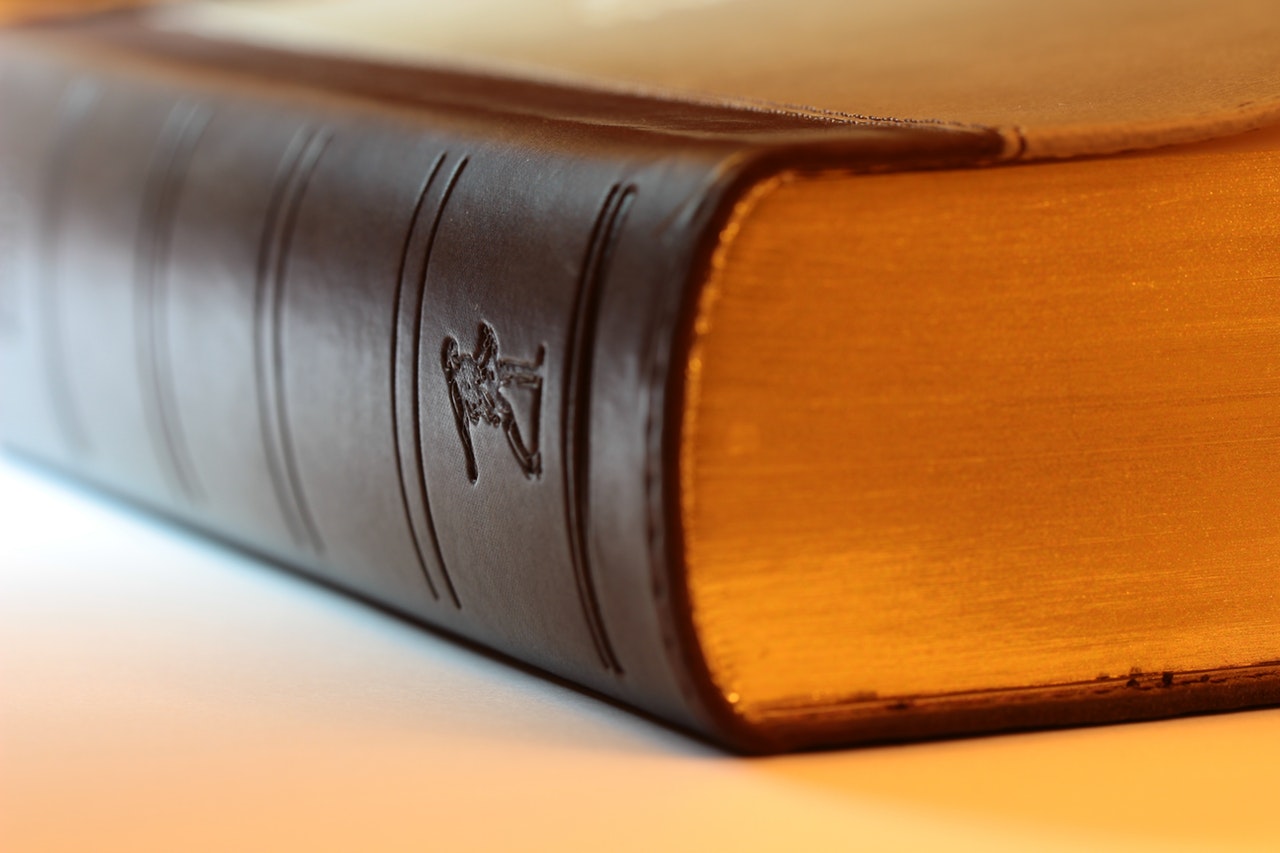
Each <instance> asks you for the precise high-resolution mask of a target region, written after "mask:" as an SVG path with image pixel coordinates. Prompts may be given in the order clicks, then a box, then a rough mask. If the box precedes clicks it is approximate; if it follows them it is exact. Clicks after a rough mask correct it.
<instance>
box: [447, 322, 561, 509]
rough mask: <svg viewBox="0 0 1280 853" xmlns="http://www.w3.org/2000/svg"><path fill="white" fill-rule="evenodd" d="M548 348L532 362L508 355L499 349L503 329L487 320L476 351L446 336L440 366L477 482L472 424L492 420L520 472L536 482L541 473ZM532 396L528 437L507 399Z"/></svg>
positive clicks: (472, 477)
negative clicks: (515, 395) (465, 349)
mask: <svg viewBox="0 0 1280 853" xmlns="http://www.w3.org/2000/svg"><path fill="white" fill-rule="evenodd" d="M545 354H546V348H545V347H541V346H540V347H538V353H537V355H536V356H535V357H534V360H533V361H521V360H519V359H514V358H503V357H502V356H501V355H500V354H499V351H498V333H497V332H496V331H495V330H494V328H493V326H491V325H489V324H488V323H484V322H482V323H481V324H480V331H479V334H478V335H477V337H476V346H475V350H474V351H472V352H463V351H462V348H461V347H460V346H459V344H458V342H457V341H456V340H455V339H454V338H452V337H447V338H445V340H444V348H443V351H442V352H441V364H442V366H443V367H444V375H445V379H446V380H447V381H448V383H449V401H450V403H452V404H453V418H454V421H455V422H456V423H457V425H458V438H459V439H461V441H462V451H463V454H464V455H465V457H466V464H467V479H469V480H470V481H471V482H473V483H474V482H476V480H477V479H479V471H478V469H477V466H476V452H475V445H474V443H473V442H472V437H471V428H472V427H474V426H479V425H480V424H482V423H483V424H488V425H489V426H491V427H496V428H498V429H500V430H502V432H503V434H504V435H505V436H506V438H507V445H508V446H509V447H510V448H511V452H512V454H513V455H514V456H515V458H516V463H517V464H519V466H520V470H521V471H522V472H524V475H525V476H526V477H528V478H529V479H531V480H536V479H538V478H539V477H541V476H542V454H541V452H540V451H539V450H538V431H539V421H540V419H541V409H542V361H543V357H544V356H545ZM515 391H522V392H524V393H526V394H527V395H528V398H529V401H530V404H531V407H532V414H531V415H530V417H529V424H528V426H529V428H528V440H527V441H526V438H525V436H526V434H525V432H523V431H522V430H521V429H520V422H519V419H518V418H517V417H516V410H515V408H514V407H513V406H512V405H511V400H510V399H508V397H507V394H508V393H509V392H515Z"/></svg>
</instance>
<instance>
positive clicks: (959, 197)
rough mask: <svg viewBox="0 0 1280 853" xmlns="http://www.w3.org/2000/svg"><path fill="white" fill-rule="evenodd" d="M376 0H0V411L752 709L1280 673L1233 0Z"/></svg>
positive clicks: (190, 503)
mask: <svg viewBox="0 0 1280 853" xmlns="http://www.w3.org/2000/svg"><path fill="white" fill-rule="evenodd" d="M392 7H394V8H392ZM387 8H388V9H391V11H394V12H396V14H395V15H390V14H388V15H387V16H382V15H379V14H376V12H377V5H376V4H374V5H370V4H367V3H366V4H360V5H356V4H353V3H340V2H339V3H316V4H313V5H305V4H302V5H299V4H272V3H266V4H259V5H255V6H239V5H235V4H229V5H225V6H223V5H217V4H214V5H210V6H195V7H192V8H186V7H178V8H175V9H174V10H170V11H166V12H163V13H154V12H153V13H145V14H125V15H115V16H107V17H103V18H97V19H92V20H87V21H76V22H70V23H53V24H43V25H32V26H26V27H21V28H15V29H11V30H9V31H8V32H6V33H4V35H3V39H2V43H0V113H2V114H3V115H4V116H5V121H4V122H3V126H2V127H0V182H2V183H0V199H2V200H3V202H2V204H0V223H3V228H0V232H2V233H3V239H4V244H5V246H6V249H5V251H4V253H3V254H4V263H5V266H4V267H3V268H2V269H0V287H2V288H3V290H0V345H2V346H3V350H2V351H0V352H2V354H3V364H4V370H5V375H4V387H3V391H4V400H3V410H2V412H3V416H4V424H3V431H4V437H5V441H6V444H7V445H8V446H9V447H11V448H13V449H14V450H16V451H17V452H19V453H21V454H24V455H27V456H29V457H32V458H35V459H39V460H41V461H43V462H45V463H47V464H49V465H51V466H54V467H56V468H59V469H61V470H64V471H66V472H68V473H70V474H72V475H74V476H77V477H79V478H82V479H83V480H85V481H86V482H89V483H91V484H94V485H97V486H99V487H101V488H104V489H107V490H110V491H112V492H115V493H117V494H120V495H121V496H123V497H125V498H127V499H129V500H132V501H135V502H137V503H140V504H143V505H145V506H149V507H151V508H153V509H155V510H156V511H158V512H161V513H163V514H165V515H167V516H169V517H171V518H173V519H175V520H176V521H178V522H181V523H185V524H188V525H191V526H194V527H197V528H199V529H202V530H205V531H207V532H209V533H211V534H212V535H215V536H218V537H220V538H223V539H225V540H227V541H230V542H233V543H235V544H237V545H239V546H241V547H243V548H246V549H249V550H251V551H254V552H257V553H259V554H262V555H263V556H265V557H267V558H269V559H271V560H274V561H276V562H278V563H280V564H282V565H285V566H288V567H291V568H293V569H295V570H297V571H300V572H302V573H305V574H308V575H310V576H312V577H315V578H318V579H320V580H322V581H324V582H327V583H329V584H331V585H334V586H337V587H340V588H342V589H345V590H348V591H350V592H352V593H354V594H356V595H359V596H361V597H364V598H366V599H368V600H371V601H373V602H376V603H378V604H380V605H382V606H384V607H387V608H390V609H393V610H395V611H397V612H399V613H402V614H405V615H408V616H410V617H411V618H414V619H416V620H420V621H422V622H424V623H426V624H429V625H432V626H435V627H436V628H438V629H440V630H442V631H445V632H447V633H450V634H453V635H456V636H459V637H462V638H465V639H468V640H471V641H474V642H476V643H479V644H481V645H483V646H486V647H488V648H491V649H493V650H495V651H497V652H499V653H502V654H505V655H508V656H510V657H513V658H516V659H519V660H521V661H524V662H526V663H528V664H531V665H533V666H534V667H537V668H539V669H541V670H544V671H546V672H548V673H551V674H554V675H557V676H560V677H562V678H565V679H568V680H570V681H572V682H574V683H577V684H581V685H583V686H584V687H586V688H587V689H589V690H592V691H595V692H597V693H599V694H602V695H605V696H609V697H612V698H614V699H617V700H619V701H622V702H624V703H627V704H629V705H632V706H634V707H636V708H638V709H641V710H643V711H645V712H648V713H650V714H652V715H655V716H657V717H660V718H662V719H665V720H668V721H670V722H672V723H674V724H676V725H679V726H681V727H684V728H686V729H690V730H692V731H695V732H699V733H701V734H703V735H705V736H708V737H710V738H712V739H715V740H717V741H719V742H720V743H723V744H725V745H727V746H730V747H733V748H736V749H739V750H744V751H752V752H769V751H778V750H786V749H794V748H802V747H810V746H822V745H831V744H846V743H860V742H872V741H883V740H901V739H909V738H919V737H930V736H940V735H953V734H962V733H970V732H983V731H995V730H1004V729H1011V728H1025V727H1038V726H1049V725H1063V724H1070V723H1084V722H1102V721H1108V720H1120V719H1134V718H1141V717H1155V716H1167V715H1171V714H1178V713H1186V712H1191V711H1203V710H1212V709H1224V708H1232V707H1245V706H1251V705H1258V704H1266V703H1274V702H1275V701H1277V699H1278V698H1280V664H1278V663H1277V661H1280V649H1277V641H1276V640H1275V636H1276V631H1275V628H1276V627H1277V622H1278V621H1280V614H1278V613H1277V612H1276V608H1275V604H1274V595H1273V592H1272V591H1273V590H1274V588H1275V581H1276V580H1277V576H1278V575H1280V549H1278V547H1277V543H1278V542H1280V539H1278V538H1277V536H1276V535H1275V532H1274V521H1273V519H1274V518H1275V517H1276V511H1277V510H1278V509H1280V506H1277V504H1278V503H1280V498H1278V497H1277V493H1278V492H1280V490H1276V489H1275V488H1274V484H1275V483H1276V482H1278V481H1280V470H1277V465H1278V464H1280V463H1277V462H1276V461H1275V456H1276V454H1274V453H1273V452H1270V448H1271V445H1272V444H1273V443H1274V442H1276V441H1277V440H1280V433H1278V432H1277V425H1280V419H1278V418H1277V415H1278V414H1280V370H1278V369H1277V365H1276V361H1275V358H1276V357H1275V356H1274V353H1276V352H1280V347H1277V344H1280V340H1276V338H1277V337H1280V332H1277V331H1275V330H1274V327H1275V323H1274V314H1275V311H1274V299H1273V297H1272V289H1271V287H1270V285H1269V282H1272V281H1274V280H1275V277H1276V276H1278V275H1280V269H1278V267H1280V261H1278V260H1276V259H1275V258H1274V257H1273V255H1274V253H1273V252H1271V251H1270V249H1269V247H1270V246H1272V245H1274V239H1275V237H1276V232H1277V230H1280V219H1278V218H1277V217H1276V215H1275V213H1274V211H1273V210H1272V209H1271V208H1273V207H1274V205H1273V203H1272V201H1271V194H1272V192H1273V191H1272V190H1271V187H1272V186H1274V182H1275V180H1276V176H1277V174H1280V133H1278V132H1277V131H1276V130H1275V129H1266V130H1261V131H1256V132H1253V133H1245V132H1244V131H1248V130H1250V129H1251V128H1255V127H1265V126H1267V125H1270V124H1273V123H1274V122H1275V121H1276V120H1277V119H1280V85H1278V84H1280V81H1276V80H1275V79H1274V78H1275V70H1274V69H1275V67H1277V64H1276V62H1275V58H1276V57H1275V52H1276V49H1275V47H1274V45H1276V44H1280V40H1277V39H1275V38H1274V37H1273V36H1275V35H1276V33H1275V32H1274V30H1275V29H1276V28H1277V27H1280V22H1274V21H1271V20H1270V18H1271V17H1273V16H1271V15H1269V14H1268V13H1267V10H1266V8H1265V7H1264V6H1263V4H1259V3H1249V2H1243V0H1240V2H1236V3H1232V4H1228V5H1227V7H1226V8H1224V7H1223V6H1222V4H1218V5H1217V6H1215V8H1214V10H1212V11H1209V10H1203V11H1200V12H1197V11H1195V10H1189V11H1187V12H1186V13H1185V14H1183V15H1181V16H1169V15H1165V14H1155V13H1154V12H1153V11H1152V10H1151V9H1149V8H1148V7H1146V6H1145V5H1143V4H1129V5H1123V4H1122V5H1112V6H1105V7H1104V6H1103V4H1080V5H1079V6H1073V7H1072V9H1070V10H1049V11H1046V10H1043V9H1038V10H1024V9H1019V8H1018V7H1017V6H1016V4H1012V3H1006V2H994V0H993V2H987V3H974V4H973V6H970V7H968V8H967V12H966V14H967V15H969V16H970V17H969V18H965V19H964V20H968V21H969V22H970V23H969V26H968V27H967V29H966V28H965V27H960V28H957V26H955V24H956V21H951V20H949V19H945V16H944V20H935V21H934V22H933V25H932V26H931V27H928V28H922V26H921V24H922V21H923V20H924V19H927V18H928V17H929V16H930V15H941V14H942V13H941V12H939V11H938V10H936V9H934V8H932V7H931V6H929V4H924V3H921V4H918V5H913V4H906V5H904V6H902V7H901V9H900V10H899V11H897V12H891V11H887V10H886V9H884V8H880V7H878V6H875V5H874V4H872V5H871V6H867V7H865V8H861V9H858V10H843V11H842V8H841V7H839V6H838V5H837V4H828V5H823V4H818V6H816V7H815V8H816V9H818V10H819V11H820V12H822V13H823V14H822V15H815V16H814V17H812V18H811V17H809V16H807V15H798V14H795V12H794V10H792V9H789V8H785V7H783V5H782V4H776V3H766V2H740V3H727V4H726V3H719V4H716V3H707V4H700V3H672V4H669V5H664V4H659V5H658V6H655V7H650V8H649V9H648V10H647V11H645V10H641V9H639V7H632V6H626V5H624V4H568V3H561V4H548V5H547V6H546V7H538V8H537V10H536V11H533V12H530V11H527V10H525V11H521V9H523V8H524V7H516V6H513V5H510V4H502V3H492V4H489V3H486V4H478V5H477V6H476V7H475V8H476V10H478V11H472V12H468V11H457V10H454V11H451V12H448V13H447V14H446V13H444V12H439V11H436V12H432V11H431V10H430V9H425V10H419V9H417V7H416V4H388V7H387ZM895 8H897V7H895ZM497 11H505V13H506V14H505V15H504V16H502V17H501V18H499V17H495V12H497ZM978 12H982V15H978V14H977V13H978ZM433 15H434V16H436V17H433ZM440 15H444V18H439V16H440ZM450 16H453V17H452V18H451V17H450ZM454 18H456V20H454ZM993 21H998V22H1000V24H999V26H996V25H994V24H992V23H991V22H993ZM1046 24H1054V25H1053V26H1046ZM1010 28H1012V29H1013V30H1016V32H1017V33H1019V39H1015V40H1013V41H1012V42H1009V43H1012V44H1016V45H1018V49H1017V50H1015V51H1013V53H1014V54H1016V58H1017V60H1018V62H1019V63H1020V68H1021V69H1022V74H1021V76H1018V77H1017V78H1016V79H1015V80H1010V79H1009V78H1008V75H1007V74H1005V72H1006V71H1007V70H1008V69H1007V67H1006V65H1005V63H1006V62H1007V61H1008V59H1009V58H1008V57H1003V58H1001V57H996V58H992V60H991V64H984V63H976V64H975V63H973V62H972V60H974V59H975V58H976V57H981V56H986V55H987V54H988V53H989V50H988V49H989V48H990V46H991V44H992V39H993V38H997V37H998V39H1000V40H1007V39H1008V38H1009V34H1010ZM1096 32H1107V33H1109V34H1110V38H1109V39H1103V40H1099V39H1096V38H1094V37H1093V34H1094V33H1096ZM663 33H665V34H666V35H667V39H666V40H664V39H662V38H660V35H661V34H663ZM715 33H725V34H733V36H734V38H721V39H716V38H713V37H712V36H713V35H714V34H715ZM937 33H943V34H945V35H946V36H947V38H946V39H944V40H943V41H945V44H936V45H935V44H934V41H935V40H937V39H939V38H941V37H940V36H938V35H936V34H937ZM868 34H873V35H874V36H875V38H870V35H868ZM1191 34H1194V35H1195V36H1196V38H1197V42H1196V44H1197V45H1198V47H1199V49H1200V51H1199V53H1198V54H1197V55H1201V56H1204V57H1207V58H1206V60H1205V62H1206V63H1208V64H1209V65H1211V66H1212V68H1213V72H1214V73H1213V74H1212V75H1208V74H1206V73H1205V72H1204V71H1203V68H1202V67H1195V68H1187V67H1184V66H1185V63H1183V62H1182V60H1181V57H1182V56H1183V55H1184V54H1185V44H1186V42H1185V39H1184V41H1181V42H1178V44H1179V49H1178V50H1172V51H1171V49H1170V47H1169V45H1170V44H1171V42H1170V41H1168V39H1170V38H1171V37H1173V36H1180V37H1190V35H1191ZM854 36H857V37H858V38H860V39H863V40H867V44H866V45H861V42H859V44H860V45H861V46H864V47H866V50H862V51H852V50H850V49H849V39H850V38H853V37H854ZM1046 39H1048V40H1049V41H1051V42H1052V41H1054V40H1057V42H1060V44H1059V48H1060V50H1059V51H1058V52H1057V53H1053V52H1049V51H1046V50H1045V49H1044V47H1045V40H1046ZM915 42H919V43H920V44H922V45H925V46H928V47H929V48H930V49H929V50H927V51H925V52H924V53H923V54H920V53H912V52H911V51H907V50H905V49H904V45H906V44H908V43H915ZM1002 43H1003V41H1002ZM765 44H772V45H774V46H775V48H776V51H775V52H773V53H766V52H765V51H763V49H762V48H763V46H764V45H765ZM1063 45H1065V46H1066V47H1070V48H1072V50H1065V48H1063ZM1115 45H1121V46H1123V50H1117V49H1116V47H1115ZM1076 48H1078V51H1079V52H1078V53H1077V52H1076V50H1075V49H1076ZM421 50H427V51H428V53H429V56H425V57H424V56H418V55H416V54H414V53H413V52H414V51H421ZM411 54H412V55H411ZM1066 54H1072V55H1071V58H1070V63H1069V64H1070V68H1069V69H1067V68H1066V67H1065V64H1064V61H1063V56H1065V55H1066ZM903 57H906V59H905V60H904V59H903ZM966 58H967V60H969V61H962V60H966ZM677 59H678V60H679V61H675V60H677ZM1108 60H1109V61H1108ZM877 62H878V63H880V65H876V63H877ZM787 69H790V71H789V72H787V73H784V72H785V71H786V70H787ZM868 69H878V72H879V73H877V74H869V73H867V74H863V73H857V72H859V71H867V70H868ZM922 69H923V70H922ZM943 69H968V70H965V71H964V72H963V73H960V72H959V71H956V72H955V73H954V74H944V73H943ZM887 71H895V73H897V74H898V75H899V76H897V77H894V78H892V79H893V81H894V82H892V84H890V83H889V82H887V79H889V78H886V76H885V73H886V72H887ZM926 72H927V73H926ZM1000 81H1004V82H1000ZM944 83H945V85H944ZM1072 87H1074V88H1072ZM872 89H878V90H881V91H882V92H883V93H884V94H882V95H873V94H872V93H871V90H872ZM1064 92H1066V93H1068V94H1070V95H1071V97H1070V98H1068V97H1066V95H1064ZM1135 92H1140V93H1143V97H1142V98H1136V97H1135V96H1134V94H1133V93H1135ZM1036 93H1039V94H1036ZM881 98H889V99H891V100H895V101H897V102H898V103H899V104H900V106H898V107H896V108H895V107H893V106H892V104H890V103H889V102H888V101H883V100H880V99H881ZM850 99H853V100H850ZM859 99H865V100H863V103H865V104H866V106H865V107H860V106H859V105H858V103H857V101H858V100H859ZM793 104H805V105H806V106H792V105H793ZM889 115H893V116H896V117H895V118H888V117H886V116H889ZM1222 136H1229V137H1230V138H1229V139H1223V140H1221V141H1216V142H1214V141H1207V142H1203V143H1200V144H1192V143H1195V142H1196V140H1202V139H1206V140H1207V139H1211V138H1213V137H1222ZM1164 144H1167V145H1175V146H1176V145H1177V144H1181V145H1180V147H1172V148H1166V149H1162V150H1160V151H1153V152H1148V153H1130V154H1121V153H1120V152H1125V151H1130V150H1133V149H1143V148H1151V147H1153V146H1157V145H1164Z"/></svg>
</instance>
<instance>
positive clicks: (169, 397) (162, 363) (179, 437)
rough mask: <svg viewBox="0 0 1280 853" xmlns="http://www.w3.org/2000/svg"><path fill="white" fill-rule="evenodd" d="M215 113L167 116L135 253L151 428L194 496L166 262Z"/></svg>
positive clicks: (141, 361)
mask: <svg viewBox="0 0 1280 853" xmlns="http://www.w3.org/2000/svg"><path fill="white" fill-rule="evenodd" d="M210 118H211V113H210V111H209V110H207V109H205V108H203V107H200V106H197V105H194V104H191V103H188V102H185V101H184V102H180V103H178V104H177V105H176V106H174V108H173V109H172V110H171V111H170V113H169V117H168V118H167V119H166V120H165V124H164V127H163V129H162V130H161V132H160V140H159V142H158V143H157V145H156V150H155V154H154V156H153V158H152V161H151V167H150V170H149V172H148V175H147V183H146V186H145V188H144V190H143V206H142V218H141V222H140V224H139V229H138V245H137V250H136V255H135V263H136V274H135V279H134V287H135V294H134V308H135V328H136V329H137V344H138V352H137V360H138V378H139V382H140V385H141V389H142V401H143V407H144V410H145V413H146V421H147V428H148V429H149V430H150V431H151V439H152V445H153V446H154V448H155V451H156V457H157V459H158V460H159V462H160V465H161V467H162V468H163V469H164V471H165V472H166V474H167V476H168V478H169V480H170V482H171V484H172V485H173V487H174V488H175V489H176V490H177V491H179V492H180V493H181V494H182V495H183V496H185V497H186V498H187V499H188V500H192V501H194V500H197V499H198V498H199V496H200V493H201V490H200V486H199V482H198V479H197V476H196V472H195V466H194V464H193V463H192V461H191V454H190V452H189V451H188V449H187V443H186V440H185V438H184V436H183V432H182V424H181V421H180V420H179V417H178V401H177V389H176V387H175V383H174V378H173V364H172V353H171V349H170V347H171V344H170V340H169V326H168V313H169V312H168V281H167V278H166V276H165V268H166V264H167V263H168V260H169V247H170V243H171V241H172V238H173V216H174V211H175V210H176V208H177V203H178V198H179V196H180V194H181V192H182V185H183V180H184V178H185V176H186V170H187V167H188V166H189V164H190V162H191V158H192V156H193V155H194V153H195V149H196V145H197V143H198V142H199V140H200V137H201V136H202V135H203V133H204V130H205V128H206V127H207V126H208V124H209V120H210Z"/></svg>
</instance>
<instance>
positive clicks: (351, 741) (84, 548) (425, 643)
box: [0, 460, 1280, 853]
mask: <svg viewBox="0 0 1280 853" xmlns="http://www.w3.org/2000/svg"><path fill="white" fill-rule="evenodd" d="M1278 776H1280V710H1265V711H1251V712H1244V713H1235V714H1223V715H1214V716H1203V717H1194V718H1187V719H1181V720H1172V721H1164V722H1155V723H1143V724H1136V725H1124V726H1109V727H1100V728H1092V729H1079V730H1071V731H1059V732H1041V733H1033V734H1018V735H1006V736H1001V737H989V738H974V739H967V740H957V741H949V742H940V743H929V744H920V745H912V746H902V747H884V748H876V749H863V750H848V751H838V752H828V753H821V754H810V755H795V756H785V757H780V758H770V759H742V758H737V757H733V756H729V755H726V754H723V753H720V752H718V751H716V750H715V749H712V748H710V747H708V746H705V745H703V744H701V743H699V742H698V741H695V740H693V739H691V738H688V737H686V736H684V735H681V734H679V733H677V732H674V731H670V730H667V729H665V728H662V727H660V726H658V725H656V724H654V723H651V722H648V721H646V720H644V719H641V718H638V717H633V716H632V715H630V714H628V713H627V712H625V711H623V710H621V709H618V708H615V707H612V706H610V705H607V704H605V703H602V702H600V701H597V700H595V699H592V698H590V697H588V696H584V695H581V694H579V693H576V692H574V691H572V690H570V689H568V688H565V687H561V686H558V685H556V684H553V683H551V682H547V681H543V680H541V679H539V678H538V677H537V676H535V675H531V674H529V673H526V672H523V671H519V670H516V669H513V668H510V667H508V666H505V665H504V664H502V663H500V662H497V661H494V660H490V659H488V658H486V657H484V656H482V655H479V654H476V653H474V652H471V651H468V650H466V649H464V648H460V647H457V646H454V645H452V644H451V643H449V642H447V641H445V640H442V639H441V638H439V637H436V636H433V635H431V634H429V633H425V632H422V631H420V630H417V629H415V628H414V627H413V626H411V625H409V624H406V623H403V622H400V621H398V620H396V619H393V618H391V617H388V616H386V615H384V614H382V613H380V612H377V611H375V610H372V609H370V608H367V607H364V606H362V605H360V604H359V603H356V602H353V601H348V600H346V599H344V598H343V597H341V596H340V595H337V594H335V593H332V592H329V591H327V590H325V589H322V588H319V587H316V586H313V585H310V584H308V583H306V582H305V581H302V580H299V579H297V578H295V577H292V576H289V575H287V574H284V573H281V572H278V571H275V570H272V569H270V568H267V567H265V566H263V565H260V564H259V563H257V562H255V561H253V560H252V559H250V558H247V557H244V556H242V555H240V554H238V553H235V552H231V551H228V550H226V549H224V548H222V547H220V546H217V545H214V544H210V543H207V542H205V541H203V540H200V539H198V538H195V537H193V536H191V535H189V534H187V533H185V532H183V531H179V530H174V529H172V528H170V527H168V526H165V525H164V524H162V523H157V522H154V521H152V520H150V519H149V518H147V517H146V516H143V515H141V514H139V513H137V512H135V511H133V510H130V509H128V508H124V507H121V506H120V505H117V504H115V503H112V502H111V501H109V500H104V499H100V498H98V497H96V496H95V495H93V494H91V493H88V492H82V491H77V490H75V489H74V488H70V487H68V486H67V485H66V484H64V483H62V482H61V481H57V480H53V479H49V478H46V477H45V476H43V475H41V474H40V473H38V472H36V471H33V470H32V469H29V468H27V467H24V466H21V465H16V464H14V463H13V462H12V461H11V460H0V850H4V851H28V850H30V851H59V850H84V851H114V850H121V851H152V850H155V851H162V850H163V851H202V850H218V851H231V850H235V851H240V850H305V851H308V852H309V853H312V851H325V850H355V849H367V850H413V851H428V850H472V849H478V850H487V849H494V850H579V849H581V850H592V851H597V850H599V851H605V850H643V851H662V850H686V849H688V850H806V851H816V850H852V849H867V850H898V849H908V850H912V849H945V850H981V851H1000V850H1020V851H1021V850H1029V849H1037V850H1056V849H1088V850H1100V849H1101V850H1112V849H1115V850H1141V849H1152V850H1171V849H1173V850H1176V849H1192V850H1218V849H1234V850H1240V849H1259V850H1280V781H1278V778H1277V777H1278Z"/></svg>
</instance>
